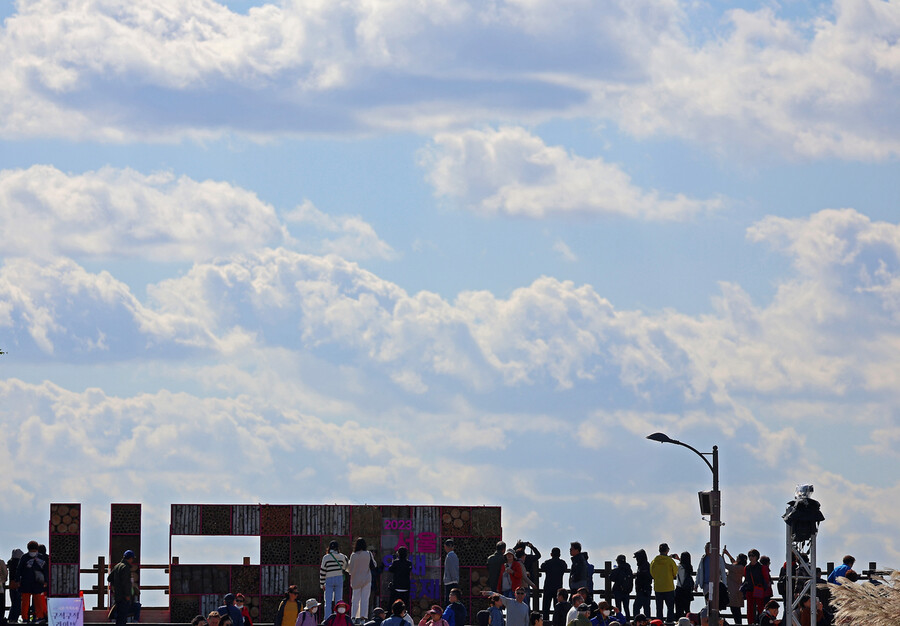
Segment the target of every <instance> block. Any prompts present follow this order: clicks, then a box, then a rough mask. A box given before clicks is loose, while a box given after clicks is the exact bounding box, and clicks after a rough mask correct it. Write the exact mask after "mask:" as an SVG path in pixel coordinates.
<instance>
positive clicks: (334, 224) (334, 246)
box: [284, 200, 397, 260]
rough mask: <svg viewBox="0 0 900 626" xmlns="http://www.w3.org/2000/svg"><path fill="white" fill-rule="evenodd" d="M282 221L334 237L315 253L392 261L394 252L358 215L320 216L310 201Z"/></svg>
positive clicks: (322, 242) (325, 241) (323, 240)
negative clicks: (307, 227) (305, 226)
mask: <svg viewBox="0 0 900 626" xmlns="http://www.w3.org/2000/svg"><path fill="white" fill-rule="evenodd" d="M284 218H285V220H287V221H288V222H292V223H297V224H303V225H307V226H310V227H312V228H315V229H316V230H317V231H318V232H321V233H328V234H336V235H337V237H335V238H334V239H328V238H324V239H322V241H321V242H320V243H319V244H318V245H314V247H315V248H318V249H317V250H313V251H314V252H318V253H322V254H336V255H338V256H340V257H343V258H345V259H351V260H364V259H371V258H376V259H395V258H396V257H397V254H396V252H394V249H393V248H391V246H389V245H388V244H387V243H385V242H384V241H382V240H381V239H379V237H378V235H377V234H376V233H375V229H374V228H372V225H371V224H369V223H367V222H365V221H363V219H362V218H360V217H359V216H348V215H341V216H331V215H327V214H325V213H323V212H322V211H320V210H319V209H317V208H316V207H315V205H313V203H312V202H310V201H309V200H307V201H305V202H304V203H303V204H301V205H300V206H298V207H297V208H296V209H294V210H293V211H290V212H288V213H286V214H285V216H284Z"/></svg>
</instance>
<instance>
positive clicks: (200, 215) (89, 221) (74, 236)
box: [0, 165, 289, 261]
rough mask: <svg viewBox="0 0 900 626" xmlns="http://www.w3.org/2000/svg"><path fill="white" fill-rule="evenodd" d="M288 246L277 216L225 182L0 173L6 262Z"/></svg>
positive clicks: (102, 173) (199, 254) (161, 256)
mask: <svg viewBox="0 0 900 626" xmlns="http://www.w3.org/2000/svg"><path fill="white" fill-rule="evenodd" d="M286 241H289V237H288V235H287V231H286V230H285V229H284V227H283V226H282V225H281V224H280V223H279V221H278V218H277V216H276V214H275V210H274V209H273V208H272V207H271V206H270V205H268V204H266V203H264V202H262V201H261V200H260V199H259V198H258V197H257V196H256V194H255V193H253V192H250V191H247V190H245V189H242V188H240V187H236V186H234V185H230V184H228V183H225V182H216V181H210V180H207V181H202V182H198V181H195V180H192V179H190V178H188V177H185V176H181V177H179V178H176V177H175V176H174V175H172V174H171V173H165V172H163V173H156V174H149V175H144V174H140V173H138V172H135V171H134V170H130V169H124V170H120V169H114V168H111V167H105V168H102V169H100V170H97V171H94V172H86V173H84V174H79V175H71V174H66V173H64V172H61V171H59V170H58V169H56V168H54V167H52V166H46V165H35V166H32V167H30V168H28V169H24V170H21V169H20V170H2V171H0V246H2V248H3V253H4V255H5V256H6V257H13V256H29V257H32V258H40V257H53V256H56V255H71V256H76V257H81V258H98V257H99V258H113V257H116V258H128V257H132V258H146V259H150V260H154V261H183V260H193V259H198V258H209V257H212V256H216V255H221V254H229V253H231V252H234V251H236V250H241V249H245V248H248V247H249V248H256V247H260V246H264V245H267V244H268V245H271V244H275V245H278V244H281V243H284V242H286Z"/></svg>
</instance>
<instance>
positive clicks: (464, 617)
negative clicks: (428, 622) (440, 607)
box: [442, 587, 469, 626]
mask: <svg viewBox="0 0 900 626" xmlns="http://www.w3.org/2000/svg"><path fill="white" fill-rule="evenodd" d="M442 617H443V618H444V621H446V622H447V624H449V626H466V624H468V623H469V612H468V611H467V610H466V605H465V604H463V603H462V591H461V590H460V589H459V588H457V587H454V588H453V589H451V590H450V604H448V605H447V608H446V609H444V612H443V614H442Z"/></svg>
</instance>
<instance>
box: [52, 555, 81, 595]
mask: <svg viewBox="0 0 900 626" xmlns="http://www.w3.org/2000/svg"><path fill="white" fill-rule="evenodd" d="M78 567H79V566H78V564H77V563H69V564H67V563H51V565H50V595H53V596H77V595H78V582H79V579H78Z"/></svg>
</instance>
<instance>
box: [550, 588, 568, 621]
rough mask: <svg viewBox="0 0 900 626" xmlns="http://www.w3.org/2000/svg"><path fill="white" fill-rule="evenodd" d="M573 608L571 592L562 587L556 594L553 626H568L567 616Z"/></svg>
mask: <svg viewBox="0 0 900 626" xmlns="http://www.w3.org/2000/svg"><path fill="white" fill-rule="evenodd" d="M571 608H572V603H571V602H569V590H568V589H565V588H563V587H560V588H559V590H558V591H557V592H556V604H554V605H553V626H566V623H567V622H566V616H567V614H568V613H569V609H571Z"/></svg>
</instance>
